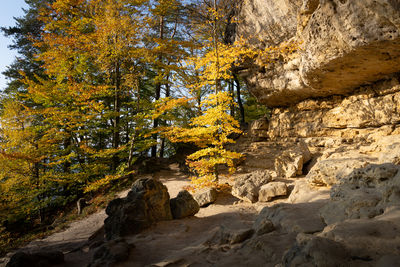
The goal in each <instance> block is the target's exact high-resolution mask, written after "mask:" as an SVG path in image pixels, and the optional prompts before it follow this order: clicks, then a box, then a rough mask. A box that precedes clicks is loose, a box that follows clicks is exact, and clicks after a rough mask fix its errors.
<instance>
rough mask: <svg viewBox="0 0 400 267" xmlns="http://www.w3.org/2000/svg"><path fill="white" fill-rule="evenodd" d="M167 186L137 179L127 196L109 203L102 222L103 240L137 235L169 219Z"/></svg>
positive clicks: (170, 215)
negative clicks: (104, 238)
mask: <svg viewBox="0 0 400 267" xmlns="http://www.w3.org/2000/svg"><path fill="white" fill-rule="evenodd" d="M169 202H170V199H169V194H168V190H167V187H166V186H164V185H163V184H162V183H161V182H159V181H156V180H154V179H150V178H144V179H139V180H137V181H136V182H135V183H134V184H133V186H132V189H131V191H130V192H129V193H128V196H127V197H125V198H117V199H114V200H112V201H111V202H110V203H109V204H108V206H107V208H106V213H107V215H108V218H106V219H105V221H104V228H105V233H106V238H107V239H114V238H118V237H122V236H126V235H129V234H137V233H139V232H141V231H142V230H144V229H146V228H148V227H150V226H151V225H152V224H153V223H155V222H157V221H163V220H171V219H172V214H171V208H170V203H169Z"/></svg>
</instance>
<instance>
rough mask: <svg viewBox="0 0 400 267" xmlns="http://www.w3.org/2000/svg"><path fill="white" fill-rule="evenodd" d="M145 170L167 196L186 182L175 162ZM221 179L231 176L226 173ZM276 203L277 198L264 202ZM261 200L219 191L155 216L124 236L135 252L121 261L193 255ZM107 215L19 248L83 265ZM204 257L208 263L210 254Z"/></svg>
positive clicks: (247, 220)
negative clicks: (212, 198)
mask: <svg viewBox="0 0 400 267" xmlns="http://www.w3.org/2000/svg"><path fill="white" fill-rule="evenodd" d="M148 176H152V177H153V178H155V179H158V180H159V181H161V182H162V183H163V184H164V185H165V186H166V187H167V188H168V191H169V194H170V197H171V198H173V197H175V196H176V195H177V194H178V193H179V191H181V190H182V189H183V188H184V187H186V186H188V185H190V181H189V180H188V177H187V175H185V174H183V173H181V172H180V171H179V168H178V166H177V164H171V165H170V166H169V168H168V169H164V170H161V171H159V172H157V173H155V174H152V175H144V176H143V177H148ZM222 182H228V183H229V182H230V181H229V180H227V178H225V181H224V180H222ZM128 191H129V189H128V190H124V191H121V192H120V193H119V194H118V196H119V197H124V196H126V195H127V193H128ZM277 201H278V202H279V201H282V200H277ZM275 203H276V201H274V202H271V203H268V205H272V204H275ZM266 205H267V204H266V203H264V204H250V203H246V202H243V201H240V200H239V199H237V198H235V197H234V196H232V195H231V194H229V193H220V194H219V196H218V199H217V201H216V202H215V203H213V204H211V205H209V206H207V207H205V208H201V209H200V211H199V212H198V213H197V214H196V215H195V216H193V217H190V218H185V219H181V220H173V221H165V222H159V223H157V224H156V225H154V226H153V227H151V228H150V229H147V230H145V231H144V232H142V233H140V234H139V235H135V236H131V237H128V238H126V240H127V242H128V243H129V244H133V246H134V253H131V256H130V259H129V261H127V262H126V263H123V264H121V265H120V266H146V265H150V266H167V265H169V264H174V263H178V262H180V261H183V260H184V259H185V258H186V259H187V258H188V257H189V258H191V261H192V260H194V259H193V255H196V254H198V252H199V251H201V250H202V249H203V250H204V244H205V243H207V242H208V241H209V240H210V238H211V239H212V238H213V236H215V235H216V234H217V233H218V232H220V231H221V229H229V230H233V231H235V230H240V229H249V228H251V226H252V225H253V223H254V221H255V218H256V216H257V215H258V213H259V211H260V210H261V209H262V208H263V207H264V206H266ZM106 217H107V215H106V214H105V210H104V209H103V210H100V211H98V212H96V213H94V214H91V215H89V216H88V217H86V218H84V219H81V220H79V221H75V222H73V223H71V224H70V226H69V227H68V228H67V229H65V230H63V231H61V232H58V233H55V234H52V235H50V236H48V237H46V238H43V239H39V240H34V241H32V242H30V243H29V244H28V245H27V246H25V247H23V248H21V249H20V250H21V251H36V250H44V249H45V250H61V251H62V252H64V254H65V263H64V264H62V265H58V266H86V265H87V264H88V263H89V262H90V261H91V259H92V256H93V251H94V250H92V249H89V245H88V242H87V240H88V239H91V238H93V237H94V236H96V235H99V234H100V235H101V229H102V226H103V222H104V219H105V218H106ZM10 254H11V253H9V254H8V256H9V255H10ZM208 256H209V257H212V256H211V255H208ZM199 257H200V256H199ZM203 260H204V259H202V260H201V261H203ZM7 261H8V259H7V257H6V258H4V259H0V267H3V266H5V265H6V263H7ZM208 261H209V262H210V263H212V261H213V260H212V259H209V260H208ZM182 263H183V262H182ZM178 265H180V264H179V263H178ZM183 265H185V264H183Z"/></svg>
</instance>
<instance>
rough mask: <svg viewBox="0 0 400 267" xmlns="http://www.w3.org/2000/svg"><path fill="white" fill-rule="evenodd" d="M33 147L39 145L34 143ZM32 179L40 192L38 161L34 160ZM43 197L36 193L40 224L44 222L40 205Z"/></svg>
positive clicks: (37, 147) (37, 148) (36, 147)
mask: <svg viewBox="0 0 400 267" xmlns="http://www.w3.org/2000/svg"><path fill="white" fill-rule="evenodd" d="M35 149H36V150H39V145H38V144H37V143H35ZM32 167H33V168H32V179H33V183H34V184H35V186H36V189H37V190H38V191H39V192H40V189H41V188H40V162H35V163H33V166H32ZM43 198H44V196H43V194H42V193H39V194H38V195H37V200H38V205H39V214H38V217H39V222H40V224H42V223H43V222H44V218H45V214H44V208H43V207H42V199H43Z"/></svg>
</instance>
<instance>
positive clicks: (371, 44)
mask: <svg viewBox="0 0 400 267" xmlns="http://www.w3.org/2000/svg"><path fill="white" fill-rule="evenodd" d="M239 16H240V20H239V21H241V23H240V24H239V25H238V28H237V34H238V35H240V36H243V37H245V38H247V39H248V40H249V42H250V44H252V45H254V46H257V47H264V46H274V45H277V44H279V43H282V42H287V41H296V42H298V43H299V44H300V45H299V46H300V49H299V50H298V51H297V52H296V53H295V54H293V55H291V56H290V59H288V60H286V61H284V62H283V61H282V62H274V63H272V64H270V65H269V66H267V67H266V68H262V69H261V68H260V67H259V66H255V65H253V66H246V67H247V68H246V69H245V70H244V71H242V72H241V74H242V76H243V77H245V79H246V82H247V83H248V85H249V89H250V91H251V92H252V93H253V94H254V95H255V96H256V97H257V98H258V100H259V101H260V102H262V103H264V104H266V105H268V106H270V107H277V106H289V105H292V104H295V103H298V102H300V101H302V100H304V99H307V98H317V97H326V96H330V95H345V94H350V93H351V92H352V91H354V90H355V89H356V88H358V87H359V86H361V85H365V84H368V83H372V82H375V81H377V80H380V79H384V78H386V77H387V76H388V75H390V74H393V73H396V72H400V63H399V62H400V2H399V1H394V0H376V1H372V0H365V1H347V0H319V1H318V0H304V1H301V0H298V1H288V0H278V1H272V0H268V1H261V0H251V1H246V2H244V3H243V4H242V7H241V11H240V15H239ZM265 17H267V18H265ZM254 36H258V38H255V37H254Z"/></svg>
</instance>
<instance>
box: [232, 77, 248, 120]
mask: <svg viewBox="0 0 400 267" xmlns="http://www.w3.org/2000/svg"><path fill="white" fill-rule="evenodd" d="M233 78H234V79H235V83H236V94H237V102H238V105H239V111H240V124H241V125H245V124H246V120H245V114H244V107H243V103H242V98H241V96H240V81H239V79H238V77H237V74H236V73H234V74H233Z"/></svg>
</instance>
